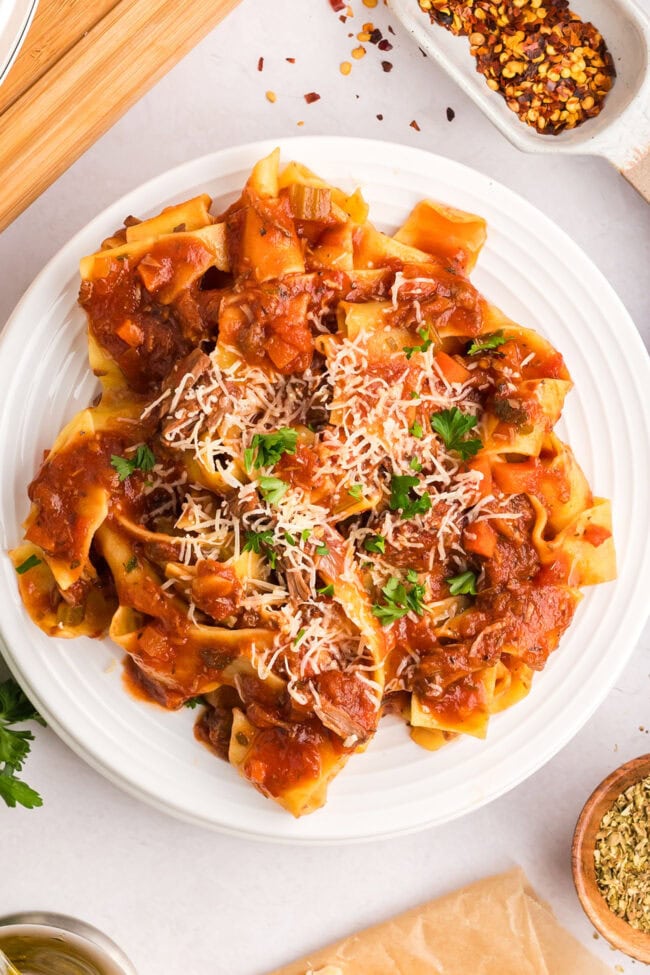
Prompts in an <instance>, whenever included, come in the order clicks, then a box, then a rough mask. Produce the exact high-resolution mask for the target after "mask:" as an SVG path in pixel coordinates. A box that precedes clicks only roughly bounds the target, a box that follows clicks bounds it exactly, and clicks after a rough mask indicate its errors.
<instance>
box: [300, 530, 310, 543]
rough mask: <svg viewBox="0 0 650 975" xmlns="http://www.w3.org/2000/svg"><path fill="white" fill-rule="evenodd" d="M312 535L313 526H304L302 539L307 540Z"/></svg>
mask: <svg viewBox="0 0 650 975" xmlns="http://www.w3.org/2000/svg"><path fill="white" fill-rule="evenodd" d="M310 535H311V528H303V530H302V531H301V532H300V541H301V542H306V541H307V539H308V538H309V536H310Z"/></svg>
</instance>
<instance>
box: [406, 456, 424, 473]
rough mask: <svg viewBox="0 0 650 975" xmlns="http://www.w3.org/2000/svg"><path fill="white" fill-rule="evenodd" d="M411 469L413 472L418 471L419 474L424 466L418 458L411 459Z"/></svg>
mask: <svg viewBox="0 0 650 975" xmlns="http://www.w3.org/2000/svg"><path fill="white" fill-rule="evenodd" d="M409 467H410V468H411V470H412V471H417V472H418V473H419V472H420V471H421V470H422V464H421V463H420V461H419V460H418V458H417V457H411V460H410V461H409Z"/></svg>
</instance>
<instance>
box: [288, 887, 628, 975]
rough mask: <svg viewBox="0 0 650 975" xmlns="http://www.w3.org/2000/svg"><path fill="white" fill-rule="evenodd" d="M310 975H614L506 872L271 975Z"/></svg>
mask: <svg viewBox="0 0 650 975" xmlns="http://www.w3.org/2000/svg"><path fill="white" fill-rule="evenodd" d="M327 966H331V968H328V967H327ZM323 969H325V971H322V970H323ZM312 973H313V975H612V969H611V968H608V967H607V966H606V965H604V964H603V963H602V962H600V961H599V960H598V959H597V958H594V957H593V955H591V954H590V952H588V951H587V949H586V948H584V947H583V946H582V945H581V944H580V943H579V942H578V941H576V940H575V938H574V937H572V935H570V934H569V933H568V932H567V931H565V930H564V929H563V928H562V927H560V925H559V924H558V922H557V921H556V920H555V917H554V916H553V913H552V912H551V910H550V909H549V908H548V907H547V906H546V905H545V904H544V903H543V902H542V901H540V900H539V898H538V897H537V896H536V894H535V893H534V891H532V890H531V889H530V888H529V887H528V885H527V882H526V878H525V876H524V874H523V871H521V870H512V871H510V872H509V873H504V874H501V875H499V876H497V877H489V878H487V879H486V880H481V881H479V882H478V883H476V884H472V886H471V887H465V888H464V889H463V890H459V891H456V892H455V893H453V894H448V895H447V896H446V897H442V898H440V900H436V901H431V902H430V903H429V904H425V905H423V906H422V907H418V908H414V909H413V910H411V911H407V913H406V914H402V915H400V916H399V917H396V918H393V919H392V920H390V921H387V922H386V923H384V924H379V925H377V926H376V927H374V928H368V929H367V930H366V931H361V932H360V933H358V934H353V935H351V936H350V937H349V938H346V939H345V940H343V941H339V942H338V944H335V945H331V946H330V947H329V948H325V949H323V950H321V951H316V952H314V953H313V954H311V955H309V956H308V957H307V958H303V959H302V960H301V961H297V962H294V963H293V964H291V965H287V966H285V967H284V968H280V969H277V970H276V971H275V972H272V973H271V975H312Z"/></svg>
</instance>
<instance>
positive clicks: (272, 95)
mask: <svg viewBox="0 0 650 975" xmlns="http://www.w3.org/2000/svg"><path fill="white" fill-rule="evenodd" d="M266 100H267V102H271V104H273V102H277V100H278V96H277V95H276V94H275V92H274V91H267V93H266Z"/></svg>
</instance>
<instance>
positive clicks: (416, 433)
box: [409, 420, 424, 440]
mask: <svg viewBox="0 0 650 975" xmlns="http://www.w3.org/2000/svg"><path fill="white" fill-rule="evenodd" d="M409 433H410V434H411V436H412V437H415V438H416V440H420V439H421V437H422V434H423V433H424V430H423V428H422V424H421V423H420V422H419V420H414V421H413V423H412V424H411V426H410V427H409Z"/></svg>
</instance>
